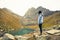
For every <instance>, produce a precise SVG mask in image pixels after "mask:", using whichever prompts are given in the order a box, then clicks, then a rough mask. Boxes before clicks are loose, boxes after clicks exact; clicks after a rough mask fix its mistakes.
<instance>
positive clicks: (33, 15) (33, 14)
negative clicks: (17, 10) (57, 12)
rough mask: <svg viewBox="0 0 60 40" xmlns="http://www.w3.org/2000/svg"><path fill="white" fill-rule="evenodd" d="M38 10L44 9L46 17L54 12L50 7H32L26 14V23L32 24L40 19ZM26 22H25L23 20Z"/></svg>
mask: <svg viewBox="0 0 60 40" xmlns="http://www.w3.org/2000/svg"><path fill="white" fill-rule="evenodd" d="M38 11H42V12H43V14H44V17H46V16H49V15H52V14H53V13H54V12H53V11H50V10H49V9H46V8H43V7H38V8H34V7H32V8H30V9H28V11H27V12H26V14H25V15H24V18H25V20H24V21H25V25H31V24H37V20H38ZM23 23H24V22H23Z"/></svg>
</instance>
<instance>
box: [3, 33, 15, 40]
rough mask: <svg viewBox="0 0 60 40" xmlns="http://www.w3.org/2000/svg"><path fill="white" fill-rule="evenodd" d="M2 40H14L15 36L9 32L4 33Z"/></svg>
mask: <svg viewBox="0 0 60 40" xmlns="http://www.w3.org/2000/svg"><path fill="white" fill-rule="evenodd" d="M3 40H15V37H14V36H13V35H11V34H8V33H6V34H5V35H4V36H3Z"/></svg>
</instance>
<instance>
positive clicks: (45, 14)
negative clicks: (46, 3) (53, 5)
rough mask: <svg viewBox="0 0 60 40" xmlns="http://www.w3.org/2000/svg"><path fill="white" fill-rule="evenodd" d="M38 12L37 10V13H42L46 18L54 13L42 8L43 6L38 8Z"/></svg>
mask: <svg viewBox="0 0 60 40" xmlns="http://www.w3.org/2000/svg"><path fill="white" fill-rule="evenodd" d="M36 10H37V12H38V11H42V12H43V14H44V16H49V15H52V14H53V12H54V11H51V10H49V9H46V8H44V7H42V6H40V7H38V8H37V9H36Z"/></svg>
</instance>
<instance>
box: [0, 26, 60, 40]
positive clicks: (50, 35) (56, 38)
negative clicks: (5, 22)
mask: <svg viewBox="0 0 60 40" xmlns="http://www.w3.org/2000/svg"><path fill="white" fill-rule="evenodd" d="M59 28H60V27H53V28H52V29H50V30H46V31H43V34H42V35H39V34H40V33H39V31H35V32H33V33H30V34H25V35H22V36H21V35H15V36H13V35H11V34H8V33H5V34H4V35H3V36H2V37H0V40H60V29H59Z"/></svg>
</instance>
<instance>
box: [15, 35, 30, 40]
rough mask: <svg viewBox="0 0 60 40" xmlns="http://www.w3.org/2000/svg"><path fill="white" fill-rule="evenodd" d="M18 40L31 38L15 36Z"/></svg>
mask: <svg viewBox="0 0 60 40" xmlns="http://www.w3.org/2000/svg"><path fill="white" fill-rule="evenodd" d="M15 38H16V39H17V40H28V39H29V37H24V36H15Z"/></svg>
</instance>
